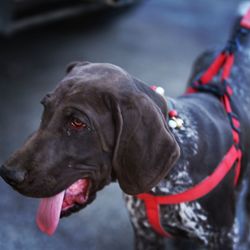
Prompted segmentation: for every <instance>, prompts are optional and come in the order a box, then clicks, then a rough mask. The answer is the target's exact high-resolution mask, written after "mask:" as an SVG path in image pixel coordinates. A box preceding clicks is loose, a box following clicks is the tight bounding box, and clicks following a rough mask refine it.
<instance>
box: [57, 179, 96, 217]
mask: <svg viewBox="0 0 250 250" xmlns="http://www.w3.org/2000/svg"><path fill="white" fill-rule="evenodd" d="M78 186H80V187H78ZM91 186H92V182H91V180H90V179H89V178H84V179H79V180H77V181H76V182H74V183H73V184H72V185H70V186H69V187H68V188H67V189H66V190H65V193H64V198H63V204H62V209H61V214H62V213H63V212H65V211H67V210H70V209H71V208H73V207H74V206H75V205H84V204H85V203H87V201H88V199H89V194H90V190H91Z"/></svg>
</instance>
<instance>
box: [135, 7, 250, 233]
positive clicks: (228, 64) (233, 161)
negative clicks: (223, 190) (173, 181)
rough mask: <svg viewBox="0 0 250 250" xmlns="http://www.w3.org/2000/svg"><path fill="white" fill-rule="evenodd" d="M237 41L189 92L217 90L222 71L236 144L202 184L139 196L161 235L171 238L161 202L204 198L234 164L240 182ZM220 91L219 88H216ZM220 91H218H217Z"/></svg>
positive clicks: (245, 24) (247, 23)
mask: <svg viewBox="0 0 250 250" xmlns="http://www.w3.org/2000/svg"><path fill="white" fill-rule="evenodd" d="M240 25H241V30H240V32H245V33H246V30H247V29H250V9H249V11H248V12H247V14H246V15H245V16H244V17H243V19H242V20H241V23H240ZM236 45H237V44H236V42H235V43H232V42H231V43H230V44H229V46H227V48H226V49H224V50H223V51H222V52H221V53H220V54H219V56H218V57H217V58H216V59H215V60H214V61H213V63H212V64H211V65H210V67H209V68H208V69H207V70H206V72H205V73H204V74H203V75H202V76H201V77H200V78H199V80H198V81H196V82H195V83H194V84H193V86H192V87H190V88H188V89H187V91H186V93H187V94H193V93H197V92H201V91H206V92H208V91H209V92H216V91H215V90H214V89H213V87H212V86H210V84H209V83H210V82H211V80H212V79H213V78H214V77H215V76H216V75H218V74H219V73H220V72H222V73H221V84H222V85H221V86H222V87H223V94H220V100H221V103H222V104H223V106H224V109H225V111H226V113H227V114H228V118H229V121H230V124H231V126H232V136H233V145H232V146H231V147H230V149H229V150H228V152H227V153H226V155H225V156H224V157H223V159H222V160H221V162H220V163H219V165H218V166H217V167H216V169H215V170H214V172H213V173H212V174H211V175H210V176H208V177H206V178H205V179H204V180H202V181H201V182H200V183H198V184H197V185H195V186H194V187H191V188H189V189H188V190H186V191H184V192H181V193H178V194H172V195H166V196H156V195H154V194H150V193H144V194H139V195H137V198H138V199H141V200H143V201H144V204H145V209H146V214H147V217H148V221H149V223H150V225H151V226H152V228H153V229H154V230H155V231H156V232H157V233H159V234H160V235H162V236H165V237H171V235H170V234H169V233H167V232H166V231H165V230H164V229H163V228H162V226H161V222H160V213H159V209H160V205H173V204H180V203H183V202H191V201H195V200H197V199H199V198H202V197H204V196H205V195H207V194H208V193H210V192H211V191H212V190H213V189H214V188H215V187H217V186H218V184H219V183H220V182H221V181H222V180H223V179H224V177H225V176H226V175H227V174H228V172H229V171H230V170H231V169H232V168H233V167H234V166H235V178H234V185H236V184H237V182H238V179H239V176H240V168H241V160H242V151H241V148H240V145H239V144H240V122H239V120H238V118H237V116H236V115H235V114H234V113H233V110H232V104H231V96H232V95H233V90H232V88H231V87H230V86H229V84H228V79H229V76H230V73H231V69H232V66H233V64H234V57H235V56H234V53H235V50H236V49H237V46H236ZM217 92H218V91H217ZM217 94H218V93H217Z"/></svg>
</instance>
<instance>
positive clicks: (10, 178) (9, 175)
mask: <svg viewBox="0 0 250 250" xmlns="http://www.w3.org/2000/svg"><path fill="white" fill-rule="evenodd" d="M0 176H1V177H2V178H3V179H4V180H5V181H6V182H8V183H9V184H11V185H15V184H20V183H21V182H23V181H24V178H25V171H23V170H13V169H9V168H7V167H6V166H4V165H2V166H1V168H0Z"/></svg>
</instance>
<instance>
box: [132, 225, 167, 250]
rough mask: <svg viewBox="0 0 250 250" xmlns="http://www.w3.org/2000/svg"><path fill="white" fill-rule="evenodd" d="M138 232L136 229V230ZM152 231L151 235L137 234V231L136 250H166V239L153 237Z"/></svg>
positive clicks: (157, 236)
mask: <svg viewBox="0 0 250 250" xmlns="http://www.w3.org/2000/svg"><path fill="white" fill-rule="evenodd" d="M135 230H136V229H135ZM152 233H153V232H152V231H151V232H150V235H147V234H144V235H142V234H141V233H137V232H136V231H135V247H134V249H135V250H164V249H165V243H164V238H163V237H161V236H159V235H157V234H155V233H154V236H153V235H152Z"/></svg>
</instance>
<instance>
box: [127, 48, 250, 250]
mask: <svg viewBox="0 0 250 250" xmlns="http://www.w3.org/2000/svg"><path fill="white" fill-rule="evenodd" d="M215 54H216V53H214V52H207V53H205V54H204V55H203V56H201V57H200V58H199V59H198V60H197V62H196V64H195V65H194V71H193V75H192V77H191V78H190V82H192V81H193V80H194V79H195V78H196V77H197V74H200V73H201V72H202V71H204V70H205V69H206V68H207V67H208V65H209V64H210V63H211V61H212V59H213V58H214V57H215ZM249 55H250V53H249V51H247V50H245V51H244V50H242V51H241V52H240V53H239V54H238V55H237V56H236V62H235V66H234V68H233V70H232V75H231V78H230V79H229V83H230V85H231V86H232V89H233V91H234V98H233V100H232V101H233V106H234V110H235V112H236V113H237V114H238V115H239V117H240V120H241V126H242V130H243V132H242V134H241V145H242V148H243V154H244V160H243V164H242V176H245V177H246V178H248V177H247V176H249V174H248V172H249V170H247V164H248V163H247V162H248V161H249V154H250V152H249V151H250V147H249V144H250V131H249V129H250V113H249V107H250V97H249V96H250V82H249V79H250V70H249V69H250V66H249V65H250V56H249ZM217 80H218V79H214V81H217ZM201 98H202V94H201ZM204 98H208V99H209V98H210V97H207V96H206V97H204ZM212 98H214V97H211V99H212ZM191 99H192V98H191ZM210 101H211V102H210ZM171 102H172V103H173V104H174V106H175V109H177V111H178V113H179V116H180V117H181V119H183V121H184V127H183V128H181V129H172V132H173V134H174V136H175V138H176V140H177V141H178V143H179V145H180V146H181V152H182V154H181V158H180V159H179V161H178V162H177V164H176V165H175V166H174V168H173V169H172V170H171V172H170V173H169V175H168V176H167V177H166V178H163V179H162V181H161V182H160V183H159V184H158V185H157V186H155V187H154V188H153V189H152V190H151V193H154V194H155V195H164V194H165V195H167V194H174V193H179V192H182V191H184V190H186V189H187V188H189V187H192V186H193V185H195V184H196V183H198V182H199V181H200V180H202V179H204V178H205V177H206V176H207V175H208V173H211V171H210V172H209V171H208V170H206V171H208V172H206V171H205V173H204V174H203V175H202V174H197V175H196V173H195V171H196V170H197V171H200V169H202V168H203V166H202V165H203V163H202V162H203V161H200V162H199V165H201V166H199V167H198V168H197V166H196V167H194V161H193V160H192V159H193V158H198V157H199V155H200V154H204V151H203V150H201V145H200V139H201V138H200V136H203V132H204V131H201V130H200V128H199V126H200V123H198V122H197V119H199V117H198V118H197V116H196V114H195V112H196V111H195V110H196V109H199V106H200V104H199V103H197V107H194V106H195V102H196V100H194V101H191V103H193V104H192V105H187V103H188V102H189V101H188V100H187V97H180V98H177V99H171ZM212 102H216V101H215V99H213V100H208V104H209V105H210V104H211V103H212ZM211 105H213V104H211ZM216 105H217V104H215V106H214V107H212V108H211V110H210V111H208V112H215V113H216V112H217V111H216V110H219V111H218V112H223V111H220V108H219V106H217V107H216ZM205 108H206V107H205ZM222 116H223V114H221V115H220V116H218V117H222ZM218 119H219V118H218ZM207 122H210V121H209V119H207ZM225 123H228V121H227V120H226V119H225ZM225 134H226V133H225ZM213 136H215V138H212V137H213ZM222 136H223V135H222ZM216 139H217V141H216ZM204 140H206V139H205V138H204ZM207 140H209V143H217V142H218V141H219V140H220V138H216V135H210V137H208V138H207ZM195 164H197V161H196V163H195ZM214 167H215V166H211V168H212V169H214ZM194 169H196V170H195V171H194ZM204 169H207V167H205V166H204ZM197 176H198V177H197ZM233 176H234V175H233V173H231V174H230V175H229V176H228V177H227V178H228V179H227V180H228V182H231V183H232V180H233ZM242 179H243V177H241V180H242ZM249 186H250V185H249V184H247V191H246V193H247V195H246V199H249V197H250V191H249V190H250V187H249ZM224 188H225V187H224ZM240 191H241V184H239V186H238V188H236V189H234V190H233V189H232V190H231V197H233V198H232V199H231V200H230V199H229V200H218V197H217V198H215V199H214V200H213V197H212V195H213V194H209V195H208V197H205V198H202V199H199V200H197V201H194V202H189V203H182V204H177V205H167V206H165V205H164V206H161V207H160V215H161V224H162V226H163V227H164V228H165V230H166V231H167V232H169V233H170V234H171V235H172V236H174V237H177V238H179V237H184V238H189V239H194V240H196V241H199V242H200V243H201V245H203V246H205V249H213V250H221V249H227V250H232V249H235V250H238V249H241V250H246V249H249V239H250V237H248V236H247V237H248V240H246V237H245V238H244V237H243V238H244V239H242V237H241V236H240V235H239V222H238V220H237V218H236V216H235V213H236V212H235V208H234V205H233V204H232V203H228V204H224V203H225V202H228V201H230V202H233V203H234V202H235V204H236V203H237V201H238V199H239V198H238V194H239V193H240ZM218 192H220V191H218ZM212 193H213V192H212ZM124 197H125V201H126V204H127V207H128V210H129V213H130V216H131V222H132V224H133V227H134V230H135V235H136V243H135V248H136V249H137V250H142V249H143V250H150V249H157V250H162V249H165V248H164V241H163V238H162V237H161V236H159V235H157V234H156V233H155V232H154V231H153V230H152V228H151V226H150V225H149V223H148V221H147V218H146V214H145V207H144V204H143V202H142V201H141V200H138V199H137V198H136V197H132V196H129V195H124ZM222 197H223V196H222ZM225 197H226V196H225ZM218 201H220V202H219V203H218V208H217V209H218V213H219V214H221V217H223V216H224V214H223V213H224V211H225V210H223V209H225V208H226V209H227V207H228V209H229V210H230V209H231V210H232V216H230V219H229V218H228V222H224V224H223V223H221V224H217V222H216V221H215V220H216V219H214V220H213V216H214V215H213V214H212V211H214V210H210V208H209V205H208V204H209V202H218ZM249 204H250V202H249V201H246V208H243V209H242V208H241V209H242V211H241V212H243V211H246V214H247V215H246V216H248V217H247V218H250V205H249ZM221 206H225V207H224V208H223V207H221ZM221 209H222V210H221ZM225 216H227V215H225ZM217 218H218V216H217ZM225 221H227V218H225ZM248 224H249V223H246V226H245V227H246V228H245V231H246V232H249V231H250V230H249V225H248ZM223 225H224V226H223Z"/></svg>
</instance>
